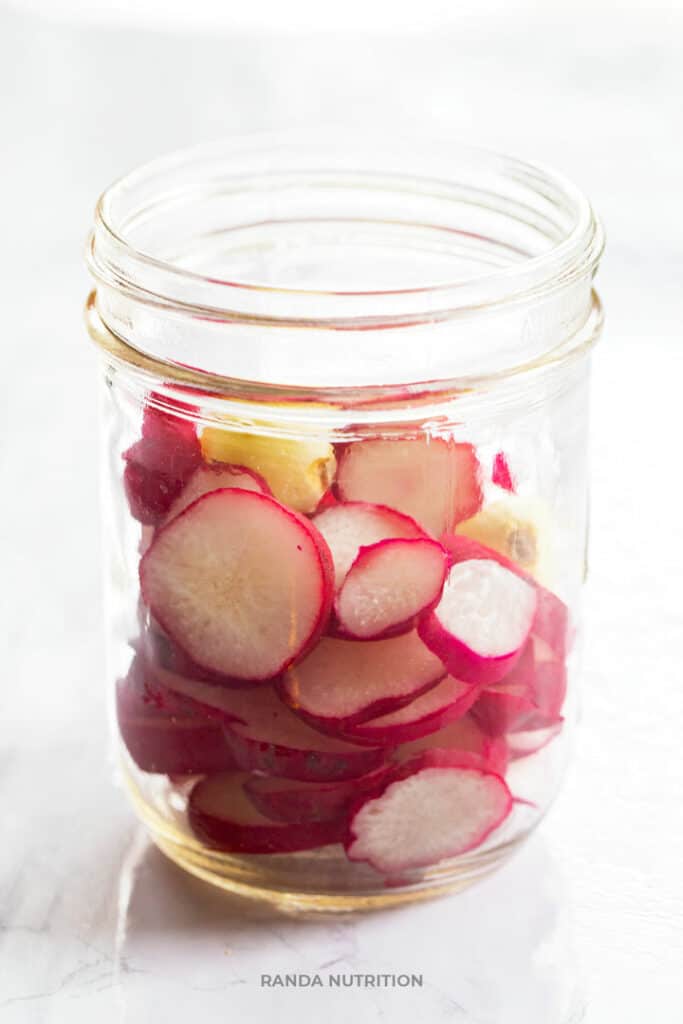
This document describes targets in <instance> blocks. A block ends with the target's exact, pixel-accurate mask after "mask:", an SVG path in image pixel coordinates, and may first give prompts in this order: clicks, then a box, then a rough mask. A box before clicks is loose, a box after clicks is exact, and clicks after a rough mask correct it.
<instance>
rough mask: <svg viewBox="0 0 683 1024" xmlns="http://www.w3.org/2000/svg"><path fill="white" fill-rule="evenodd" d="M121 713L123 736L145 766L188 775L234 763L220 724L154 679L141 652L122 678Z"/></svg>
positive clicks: (148, 769) (118, 698)
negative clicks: (142, 659)
mask: <svg viewBox="0 0 683 1024" xmlns="http://www.w3.org/2000/svg"><path fill="white" fill-rule="evenodd" d="M116 718H117V722H118V727H119V732H120V734H121V739H122V740H123V742H124V744H125V746H126V749H127V750H128V753H129V754H130V756H131V757H132V759H133V761H134V762H135V764H136V765H137V767H138V768H140V770H141V771H144V772H154V773H160V774H166V775H169V774H170V775H176V774H178V775H185V774H195V773H197V774H204V773H208V772H217V771H225V770H226V769H228V768H234V767H235V760H234V758H233V756H232V753H231V751H230V748H229V747H228V745H227V744H226V742H225V736H224V734H223V729H222V728H221V726H220V725H218V724H217V723H215V722H211V721H207V720H206V719H205V718H204V717H203V716H202V715H201V714H200V713H199V712H198V710H197V708H196V707H195V706H194V705H193V704H192V703H191V702H189V701H186V700H184V699H183V698H182V697H180V696H179V695H178V694H174V693H172V692H171V691H170V690H168V689H167V688H166V687H163V686H160V685H159V684H158V683H157V681H156V680H151V679H150V677H149V674H148V673H147V672H146V671H145V668H144V663H143V662H142V661H141V660H140V658H139V656H138V657H136V658H135V659H134V660H133V663H132V665H131V667H130V669H129V671H128V675H127V676H126V678H125V679H121V680H119V682H118V683H117V686H116Z"/></svg>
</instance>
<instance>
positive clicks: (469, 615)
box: [418, 559, 537, 685]
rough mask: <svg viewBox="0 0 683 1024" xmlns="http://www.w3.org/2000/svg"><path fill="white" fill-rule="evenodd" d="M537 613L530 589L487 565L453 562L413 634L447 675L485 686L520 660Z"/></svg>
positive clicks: (494, 564) (487, 561)
mask: <svg viewBox="0 0 683 1024" xmlns="http://www.w3.org/2000/svg"><path fill="white" fill-rule="evenodd" d="M536 607H537V596H536V591H535V589H534V587H533V586H531V584H529V583H527V582H526V581H525V580H523V579H521V578H520V577H519V576H518V575H517V574H516V573H513V572H511V571H510V570H509V569H505V568H503V566H501V565H499V564H498V563H497V562H495V561H493V560H492V559H473V560H470V561H466V562H457V563H456V564H454V565H453V566H452V567H451V570H450V572H449V574H448V579H447V580H446V584H445V586H444V589H443V595H442V597H441V600H440V601H439V603H438V605H437V606H436V608H435V609H434V610H433V611H432V612H430V613H429V615H427V616H426V617H425V618H424V619H423V620H422V621H421V622H420V624H419V626H418V632H419V634H420V637H421V638H422V640H424V642H425V643H426V644H427V646H428V647H429V648H430V650H432V651H434V653H435V654H437V655H438V656H439V657H440V658H441V660H442V661H443V663H444V665H446V667H447V669H448V671H449V672H450V673H451V674H452V675H454V676H456V677H457V678H458V679H462V680H464V681H465V682H467V683H476V684H481V685H488V684H491V683H496V682H498V681H499V680H500V679H502V678H503V676H504V675H505V674H506V673H507V672H509V671H510V669H511V668H512V666H513V665H514V663H515V661H516V660H517V658H519V656H520V654H521V652H522V649H523V647H524V644H525V642H526V639H527V637H528V636H529V633H530V631H531V626H532V623H533V620H534V615H535V614H536Z"/></svg>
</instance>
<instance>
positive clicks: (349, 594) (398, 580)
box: [334, 538, 448, 640]
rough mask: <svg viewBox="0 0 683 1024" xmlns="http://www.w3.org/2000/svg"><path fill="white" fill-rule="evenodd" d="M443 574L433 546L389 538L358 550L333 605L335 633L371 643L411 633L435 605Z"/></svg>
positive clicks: (444, 563) (443, 560)
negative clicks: (422, 616) (341, 633)
mask: <svg viewBox="0 0 683 1024" xmlns="http://www.w3.org/2000/svg"><path fill="white" fill-rule="evenodd" d="M447 572H448V555H447V553H446V551H444V549H443V548H442V547H441V545H440V544H439V543H437V541H433V540H427V539H426V538H413V539H410V540H407V539H397V538H391V539H389V540H382V541H379V543H377V544H372V545H370V546H369V547H363V548H361V549H360V551H359V553H358V556H357V558H356V560H355V562H354V563H353V565H352V566H351V568H350V569H349V571H348V573H347V575H346V579H345V580H344V582H343V584H342V586H341V589H340V591H339V593H338V594H337V597H336V600H335V604H334V609H335V613H336V616H337V621H338V623H339V627H340V629H341V631H342V632H343V633H344V634H345V635H347V636H350V637H352V638H353V639H355V640H374V639H378V638H380V637H386V636H395V635H397V634H399V633H405V632H407V631H408V630H410V629H413V628H414V627H415V625H416V624H417V621H418V619H419V618H420V616H421V615H423V614H425V613H426V612H428V611H431V609H432V608H434V606H435V605H436V604H437V603H438V601H439V598H440V596H441V591H442V590H443V585H444V582H445V580H446V573H447Z"/></svg>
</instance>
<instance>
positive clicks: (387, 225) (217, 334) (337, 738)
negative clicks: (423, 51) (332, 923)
mask: <svg viewBox="0 0 683 1024" xmlns="http://www.w3.org/2000/svg"><path fill="white" fill-rule="evenodd" d="M602 245H603V239H602V233H601V230H600V227H599V224H598V223H597V221H596V219H595V217H594V215H593V212H592V210H591V207H590V205H589V204H588V202H587V201H586V199H585V198H584V197H583V196H582V195H581V194H580V193H579V192H578V191H577V190H576V189H575V188H574V187H573V186H572V185H571V184H570V183H568V182H567V181H565V180H564V179H562V178H561V177H559V176H557V175H556V174H554V173H550V172H548V171H546V170H543V169H541V168H539V167H536V166H533V165H530V164H526V163H522V162H520V161H517V160H513V159H510V158H507V157H503V156H498V155H495V154H491V153H487V152H483V151H477V150H473V149H470V148H466V147H461V146H445V145H444V146H438V145H432V146H425V145H421V144H420V145H415V146H414V147H412V149H403V150H400V151H399V150H397V149H396V147H393V146H392V145H391V144H386V145H381V144H377V143H376V142H370V141H367V140H366V141H362V142H360V143H356V144H351V145H348V144H346V143H344V144H342V143H340V142H339V141H334V142H333V141H329V142H325V141H323V142H321V143H319V144H317V145H315V146H312V145H310V144H308V143H307V142H305V141H297V140H295V141H288V140H273V139H259V138H254V139H251V140H243V141H241V142H235V143H226V144H221V145H217V146H211V147H205V148H201V149H197V150H192V151H188V152H184V153H180V154H178V155H175V156H172V157H170V158H166V159H163V160H160V161H158V162H155V163H152V164H149V165H147V166H145V167H143V168H141V169H139V170H137V171H135V172H134V173H132V174H130V175H129V176H128V177H125V178H123V179H122V180H120V181H119V182H117V183H116V184H115V185H113V186H112V187H111V188H110V189H109V190H108V191H107V192H105V193H104V195H103V196H102V198H101V199H100V202H99V205H98V207H97V211H96V221H95V227H94V231H93V233H92V236H91V239H90V243H89V249H88V258H89V265H90V269H91V271H92V273H93V275H94V278H95V281H96V287H95V290H94V291H93V292H92V294H91V295H90V297H89V299H88V303H87V323H88V330H89V332H90V335H91V337H92V338H93V339H94V340H95V342H96V343H97V344H98V346H99V348H100V353H101V357H102V369H103V375H104V381H105V383H106V387H105V388H104V389H103V422H104V431H103V442H104V452H103V464H104V466H105V484H106V489H105V493H106V500H105V503H104V516H105V541H106V550H107V563H108V565H107V596H108V599H107V636H108V675H109V680H110V686H111V698H112V702H113V706H114V720H115V722H116V731H117V737H118V743H119V746H120V750H121V757H122V764H123V774H124V777H125V780H126V782H127V785H128V788H129V791H130V794H131V797H132V801H133V804H134V806H135V808H136V810H137V812H138V814H139V816H140V817H141V819H142V820H143V821H144V823H145V825H146V826H147V828H148V829H149V831H150V833H151V835H152V838H153V839H154V841H155V842H156V843H157V844H158V845H159V847H160V848H161V849H162V850H163V851H164V852H165V853H166V854H168V856H169V857H171V858H172V859H173V860H174V861H176V862H177V863H178V864H180V865H182V866H183V867H184V868H186V869H187V870H188V871H190V872H192V873H194V874H196V875H199V876H200V877H202V878H205V879H207V880H209V881H211V882H213V883H215V884H217V885H220V886H223V887H224V888H226V889H230V890H233V891H236V892H239V893H246V894H251V895H255V896H259V897H262V898H266V899H270V900H272V901H275V902H280V903H282V904H286V905H288V906H290V907H294V908H299V907H302V908H303V907H309V908H319V909H326V910H327V909H354V908H363V907H371V906H380V905H385V904H391V903H399V902H403V901H408V900H413V899H417V898H421V897H426V896H432V895H435V894H438V893H442V892H446V891H449V890H453V889H456V888H459V887H461V886H463V885H465V884H468V883H469V882H471V881H472V880H474V879H476V878H478V877H480V876H481V875H482V874H484V873H486V872H488V871H490V870H492V869H493V868H494V867H495V866H496V865H498V864H499V863H501V862H502V861H503V860H504V859H505V858H506V857H507V856H509V855H510V854H511V853H512V852H513V851H514V850H515V848H516V847H517V846H518V844H519V843H520V842H521V841H522V840H523V839H524V837H525V836H526V835H528V833H529V832H530V830H531V829H532V828H533V827H534V826H535V825H536V823H537V822H538V821H539V820H540V818H541V817H542V815H543V814H544V812H545V811H546V809H547V808H548V806H549V803H550V802H551V800H552V799H553V797H554V795H555V793H556V791H557V789H558V786H559V784H560V782H561V779H562V776H563V772H564V768H565V764H566V758H567V750H568V746H569V744H570V739H571V732H572V730H573V728H574V722H575V718H576V705H577V692H576V691H577V653H578V647H579V640H580V632H579V621H578V602H579V592H580V589H581V585H582V581H583V577H584V573H585V548H586V506H587V500H586V499H587V479H586V449H587V443H586V442H587V422H588V420H587V398H588V374H589V359H590V352H591V348H592V345H593V343H594V341H595V340H596V338H597V337H598V335H599V332H600V327H601V311H600V306H599V303H598V300H597V298H596V296H595V294H594V292H593V291H592V280H593V276H594V274H595V271H596V267H597V264H598V260H599V257H600V255H601V251H602Z"/></svg>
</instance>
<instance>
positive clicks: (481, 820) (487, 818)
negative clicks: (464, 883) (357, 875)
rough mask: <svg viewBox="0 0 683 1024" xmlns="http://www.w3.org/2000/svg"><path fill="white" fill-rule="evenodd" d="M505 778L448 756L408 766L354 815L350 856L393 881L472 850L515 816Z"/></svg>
mask: <svg viewBox="0 0 683 1024" xmlns="http://www.w3.org/2000/svg"><path fill="white" fill-rule="evenodd" d="M511 808H512V795H511V793H510V790H509V789H508V787H507V785H506V784H505V780H504V779H503V778H501V776H500V775H497V774H495V773H494V772H489V771H485V770H484V769H483V768H479V767H475V766H474V765H473V764H472V763H471V762H470V761H469V760H467V759H463V758H461V757H459V756H458V754H455V753H451V752H449V751H444V750H431V751H426V752H425V753H424V754H420V755H419V756H418V757H415V758H413V759H412V760H410V761H407V762H406V763H405V764H403V765H401V766H400V768H398V770H397V771H396V773H395V774H394V775H390V776H389V777H388V779H387V780H386V781H385V783H384V784H383V788H382V789H381V791H380V792H379V793H376V794H373V795H371V796H370V797H369V798H361V799H360V800H359V803H358V805H357V807H356V808H355V809H352V811H351V820H350V824H349V837H348V838H347V840H346V843H345V846H346V853H347V856H348V857H349V859H350V860H354V861H357V860H359V861H365V862H367V863H368V864H370V865H371V866H372V867H374V868H375V869H376V870H377V871H382V872H384V873H386V874H389V875H394V874H396V873H397V872H402V871H408V870H410V869H411V868H422V867H429V866H430V865H431V864H438V863H439V861H442V860H445V859H446V858H448V857H457V856H459V855H460V854H463V853H467V852H468V850H473V849H475V848H476V847H477V846H480V845H481V843H483V842H484V840H485V839H486V838H487V836H489V835H490V834H491V833H492V832H493V830H494V829H496V828H497V827H498V826H499V825H500V824H501V823H502V822H503V821H504V820H505V818H506V817H507V816H508V814H509V813H510V810H511Z"/></svg>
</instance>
